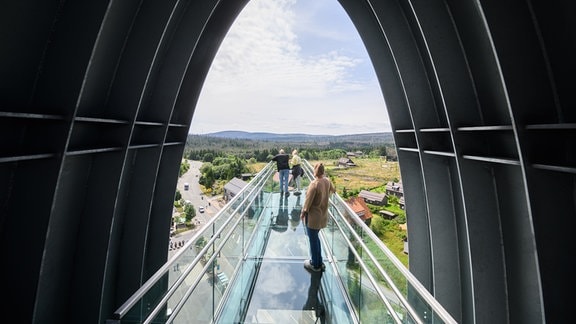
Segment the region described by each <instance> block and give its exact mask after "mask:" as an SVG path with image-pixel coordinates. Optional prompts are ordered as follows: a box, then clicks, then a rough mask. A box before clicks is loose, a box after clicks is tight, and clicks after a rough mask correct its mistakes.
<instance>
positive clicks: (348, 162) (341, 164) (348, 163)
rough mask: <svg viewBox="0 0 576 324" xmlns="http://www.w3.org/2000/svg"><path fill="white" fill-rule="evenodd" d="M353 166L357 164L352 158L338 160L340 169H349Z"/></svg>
mask: <svg viewBox="0 0 576 324" xmlns="http://www.w3.org/2000/svg"><path fill="white" fill-rule="evenodd" d="M352 166H356V164H355V163H354V161H352V160H351V159H350V158H347V157H343V158H340V159H338V167H341V168H347V167H352Z"/></svg>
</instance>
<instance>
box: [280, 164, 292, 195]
mask: <svg viewBox="0 0 576 324" xmlns="http://www.w3.org/2000/svg"><path fill="white" fill-rule="evenodd" d="M278 173H279V177H280V191H282V192H288V178H289V177H290V169H284V170H280V171H278Z"/></svg>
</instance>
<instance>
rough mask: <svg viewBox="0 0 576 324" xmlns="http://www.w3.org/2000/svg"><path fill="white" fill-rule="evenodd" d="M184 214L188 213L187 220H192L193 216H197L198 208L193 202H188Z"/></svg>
mask: <svg viewBox="0 0 576 324" xmlns="http://www.w3.org/2000/svg"><path fill="white" fill-rule="evenodd" d="M184 214H185V215H186V222H190V221H192V218H194V217H196V209H194V206H192V204H186V206H184Z"/></svg>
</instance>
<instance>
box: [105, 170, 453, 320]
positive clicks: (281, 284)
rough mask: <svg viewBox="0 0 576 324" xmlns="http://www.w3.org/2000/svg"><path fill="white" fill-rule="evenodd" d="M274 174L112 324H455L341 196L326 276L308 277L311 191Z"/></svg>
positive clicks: (330, 231)
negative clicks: (294, 190)
mask: <svg viewBox="0 0 576 324" xmlns="http://www.w3.org/2000/svg"><path fill="white" fill-rule="evenodd" d="M304 166H305V168H304V169H305V173H306V174H305V176H304V177H305V179H303V180H304V184H306V183H307V182H308V181H309V180H310V179H312V168H311V166H310V165H309V164H308V163H304ZM274 173H275V165H274V164H268V165H267V166H266V167H265V168H264V169H263V170H262V171H261V172H260V173H259V174H258V175H257V176H256V177H255V178H254V179H253V180H252V181H251V182H250V183H249V184H248V185H247V186H246V187H245V188H244V189H243V190H242V191H241V192H240V193H239V194H238V195H236V196H235V197H234V198H233V199H231V201H230V202H229V203H228V204H227V205H226V206H225V207H224V208H223V209H222V210H221V211H220V212H219V213H218V214H217V215H215V216H214V217H213V218H212V219H211V220H210V222H208V223H207V224H206V225H205V226H204V227H202V229H201V230H199V231H197V232H196V233H195V234H194V236H193V237H192V238H191V239H190V240H189V241H188V242H187V243H186V244H185V245H184V247H182V248H181V249H180V250H179V251H178V252H177V253H176V254H174V255H173V256H172V257H171V258H170V260H168V262H167V263H166V264H165V265H164V266H163V267H161V269H159V270H158V271H157V272H156V273H155V274H154V275H153V276H152V277H151V278H150V279H149V280H148V281H147V282H146V283H145V284H144V285H143V286H142V287H141V288H140V289H139V290H138V291H136V293H134V295H133V296H132V297H131V298H130V299H129V300H127V301H126V302H125V303H124V304H123V305H122V306H121V307H120V308H119V309H118V310H117V311H116V312H115V314H114V315H115V318H113V319H110V320H108V323H456V322H455V321H454V320H453V319H452V318H451V317H450V315H449V314H448V313H447V312H446V311H445V310H444V309H443V308H442V307H441V306H440V305H439V304H438V303H437V302H436V301H435V300H434V298H433V297H432V296H431V295H430V294H429V293H428V291H427V290H426V289H424V288H423V287H422V286H421V284H420V283H419V282H418V281H417V280H416V279H415V278H414V277H413V276H412V275H411V274H410V273H409V271H408V270H407V269H406V268H404V266H403V265H402V264H401V263H400V261H398V260H397V259H396V258H395V257H394V256H393V254H392V253H391V252H390V251H389V250H388V249H387V248H386V247H385V246H384V245H383V244H382V242H381V241H380V240H379V239H378V238H377V237H376V236H375V235H374V234H373V233H372V232H371V230H370V229H369V228H368V227H367V226H366V225H365V224H364V223H363V222H362V221H361V220H360V218H359V217H358V216H357V215H356V214H355V213H354V212H353V211H352V210H351V209H350V208H349V207H348V206H347V205H346V203H345V202H344V201H343V200H342V199H341V198H340V197H338V196H337V195H333V197H332V198H331V203H330V221H329V224H328V227H326V228H325V229H323V230H322V231H321V242H322V254H323V258H324V263H325V265H326V270H325V271H324V272H320V273H316V272H309V271H307V270H306V269H305V268H304V267H303V264H304V260H306V259H308V258H309V255H310V254H309V247H308V238H307V236H306V232H305V228H304V226H303V224H302V223H301V222H300V211H301V208H302V205H303V203H304V200H305V197H306V192H305V190H303V192H302V194H301V195H294V194H291V195H290V196H288V197H285V196H283V195H281V194H280V193H279V188H278V183H277V182H275V181H274ZM303 187H304V188H305V186H303Z"/></svg>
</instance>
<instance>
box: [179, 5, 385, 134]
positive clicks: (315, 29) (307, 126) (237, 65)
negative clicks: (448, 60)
mask: <svg viewBox="0 0 576 324" xmlns="http://www.w3.org/2000/svg"><path fill="white" fill-rule="evenodd" d="M374 116H378V117H377V118H375V117H374ZM227 130H234V131H246V132H269V133H277V134H295V133H301V134H310V135H347V134H364V133H375V132H389V131H390V130H391V127H390V123H389V120H388V113H387V111H386V105H385V103H384V98H383V96H382V92H381V90H380V88H379V84H378V80H377V78H376V75H375V72H374V68H373V67H372V63H371V62H370V58H369V57H368V53H367V52H366V48H365V47H364V44H363V43H362V41H361V39H360V35H359V34H358V32H357V31H356V29H355V27H354V25H353V24H352V22H351V20H350V18H349V17H348V16H347V14H346V12H345V11H344V9H343V8H342V7H341V6H340V4H339V3H338V1H337V0H251V1H250V2H249V3H248V4H247V5H246V7H245V8H244V10H243V11H242V12H241V13H240V15H239V16H238V18H237V19H236V20H235V22H234V23H233V25H232V26H231V28H230V30H229V31H228V33H227V35H226V37H225V39H224V40H223V42H222V45H221V46H220V49H219V50H218V53H217V54H216V57H215V58H214V61H213V63H212V65H211V67H210V71H209V72H208V75H207V77H206V81H205V83H204V86H203V89H202V92H201V94H200V97H199V99H198V103H197V106H196V110H195V112H194V116H193V118H192V124H191V126H190V130H189V133H190V134H208V133H214V132H219V131H227Z"/></svg>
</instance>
